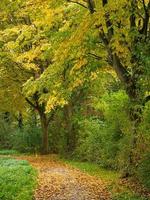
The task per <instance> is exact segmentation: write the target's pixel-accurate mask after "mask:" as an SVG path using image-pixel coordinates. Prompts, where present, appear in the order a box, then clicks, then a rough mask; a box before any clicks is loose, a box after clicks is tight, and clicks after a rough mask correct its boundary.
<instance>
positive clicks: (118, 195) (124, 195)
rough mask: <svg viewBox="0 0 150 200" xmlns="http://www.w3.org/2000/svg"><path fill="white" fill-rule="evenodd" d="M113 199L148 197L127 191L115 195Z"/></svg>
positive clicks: (134, 199) (141, 199) (131, 199)
mask: <svg viewBox="0 0 150 200" xmlns="http://www.w3.org/2000/svg"><path fill="white" fill-rule="evenodd" d="M112 200H146V198H144V197H140V196H138V195H136V194H132V193H127V192H125V193H121V194H116V195H114V196H113V198H112Z"/></svg>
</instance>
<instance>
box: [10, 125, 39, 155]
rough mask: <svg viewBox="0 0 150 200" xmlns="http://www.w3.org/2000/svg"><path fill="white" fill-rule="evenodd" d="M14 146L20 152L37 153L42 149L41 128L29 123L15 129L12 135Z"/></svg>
mask: <svg viewBox="0 0 150 200" xmlns="http://www.w3.org/2000/svg"><path fill="white" fill-rule="evenodd" d="M11 144H12V148H13V149H16V150H17V151H19V152H23V153H25V152H30V153H31V152H32V153H37V152H40V150H41V128H40V127H38V126H30V125H27V126H25V127H24V128H23V129H15V130H14V132H12V136H11Z"/></svg>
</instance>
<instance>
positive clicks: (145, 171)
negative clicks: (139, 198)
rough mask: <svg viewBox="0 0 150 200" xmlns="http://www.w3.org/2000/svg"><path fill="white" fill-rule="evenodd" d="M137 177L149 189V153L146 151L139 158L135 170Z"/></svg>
mask: <svg viewBox="0 0 150 200" xmlns="http://www.w3.org/2000/svg"><path fill="white" fill-rule="evenodd" d="M137 177H138V178H139V180H140V182H141V183H142V184H143V185H144V186H145V187H147V188H148V189H150V155H149V153H147V154H146V155H144V156H143V158H142V159H141V161H140V163H139V166H138V170H137Z"/></svg>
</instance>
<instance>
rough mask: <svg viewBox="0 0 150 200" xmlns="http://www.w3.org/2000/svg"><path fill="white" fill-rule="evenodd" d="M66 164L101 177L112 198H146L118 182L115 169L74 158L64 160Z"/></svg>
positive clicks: (141, 199)
mask: <svg viewBox="0 0 150 200" xmlns="http://www.w3.org/2000/svg"><path fill="white" fill-rule="evenodd" d="M63 161H64V162H65V163H66V164H69V165H71V166H73V167H75V168H77V169H80V170H81V171H83V172H85V173H87V174H89V175H92V176H96V177H99V178H101V179H102V180H104V181H105V182H106V183H107V184H108V189H109V190H110V192H111V194H112V200H148V199H145V198H144V197H141V196H139V195H138V194H136V193H135V192H134V191H131V190H130V189H128V188H127V187H126V186H124V185H120V184H119V177H120V174H119V173H118V172H115V171H111V170H107V169H104V168H102V167H100V166H99V165H97V164H93V163H89V162H80V161H74V160H64V159H63Z"/></svg>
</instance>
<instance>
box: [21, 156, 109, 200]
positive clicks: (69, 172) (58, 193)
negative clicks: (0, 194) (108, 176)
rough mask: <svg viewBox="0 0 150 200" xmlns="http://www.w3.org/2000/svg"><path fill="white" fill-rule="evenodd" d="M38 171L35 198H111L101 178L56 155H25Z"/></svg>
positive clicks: (43, 199)
mask: <svg viewBox="0 0 150 200" xmlns="http://www.w3.org/2000/svg"><path fill="white" fill-rule="evenodd" d="M19 159H25V160H28V161H29V162H30V163H31V165H32V166H33V167H35V168H36V169H37V170H38V172H39V176H38V187H37V189H36V191H35V200H109V199H111V198H110V194H109V192H108V191H107V190H106V187H105V184H104V183H103V181H102V180H100V179H99V178H96V177H93V176H90V175H87V174H85V173H83V172H81V171H80V170H78V169H74V168H72V167H70V166H68V165H67V164H65V163H63V162H62V161H60V160H58V159H57V157H56V156H53V155H51V156H36V157H35V156H25V157H20V158H19Z"/></svg>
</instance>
